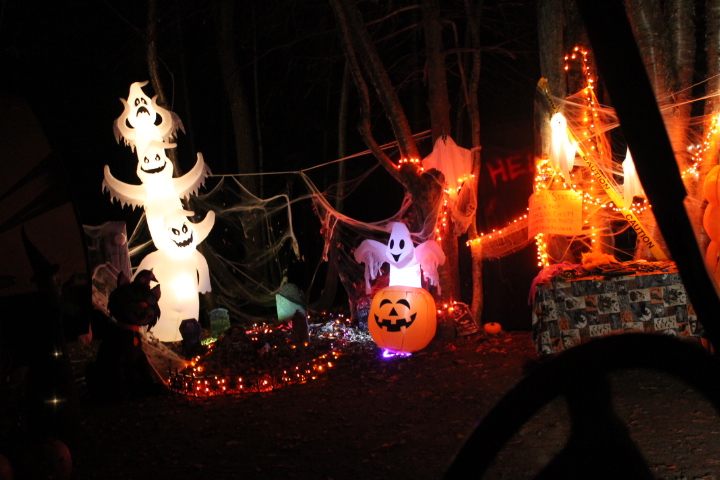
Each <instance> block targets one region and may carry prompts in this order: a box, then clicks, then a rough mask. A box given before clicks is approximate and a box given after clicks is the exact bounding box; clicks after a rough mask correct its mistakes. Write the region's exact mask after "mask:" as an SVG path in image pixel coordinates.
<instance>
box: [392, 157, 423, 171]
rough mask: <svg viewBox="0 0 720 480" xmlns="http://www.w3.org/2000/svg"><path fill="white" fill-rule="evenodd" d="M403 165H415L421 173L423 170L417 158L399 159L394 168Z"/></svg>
mask: <svg viewBox="0 0 720 480" xmlns="http://www.w3.org/2000/svg"><path fill="white" fill-rule="evenodd" d="M403 165H416V166H417V167H418V168H419V169H420V171H421V172H422V171H424V170H425V169H424V168H423V166H422V165H421V163H420V159H419V158H401V159H400V160H398V163H397V165H396V167H397V168H400V167H402V166H403Z"/></svg>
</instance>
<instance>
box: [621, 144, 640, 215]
mask: <svg viewBox="0 0 720 480" xmlns="http://www.w3.org/2000/svg"><path fill="white" fill-rule="evenodd" d="M622 168H623V197H624V200H625V208H630V206H631V205H632V202H633V197H645V190H643V186H642V183H640V177H638V174H637V170H635V163H634V162H633V158H632V155H630V149H628V150H627V153H626V154H625V160H623V162H622Z"/></svg>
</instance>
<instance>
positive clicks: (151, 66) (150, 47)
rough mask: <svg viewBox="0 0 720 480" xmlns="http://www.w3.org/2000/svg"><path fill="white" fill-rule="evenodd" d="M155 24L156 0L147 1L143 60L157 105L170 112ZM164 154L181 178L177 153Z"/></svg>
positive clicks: (170, 150)
mask: <svg viewBox="0 0 720 480" xmlns="http://www.w3.org/2000/svg"><path fill="white" fill-rule="evenodd" d="M157 23H158V13H157V0H149V1H148V18H147V28H146V29H145V35H146V38H147V51H146V52H145V60H146V63H147V66H148V72H149V73H150V83H151V84H152V86H153V90H155V95H157V102H158V105H160V106H161V107H165V108H167V109H168V110H170V109H171V108H172V105H169V104H168V102H167V98H166V96H165V89H164V88H163V84H162V80H161V79H160V60H159V59H158V53H157ZM137 153H138V155H142V153H143V152H137ZM165 154H166V155H167V157H168V159H169V160H170V162H171V163H172V164H173V169H174V172H173V173H174V175H175V176H176V177H179V176H181V175H182V173H183V171H182V168H181V167H180V164H179V163H178V159H177V151H176V150H175V149H174V148H170V149H168V150H166V151H165Z"/></svg>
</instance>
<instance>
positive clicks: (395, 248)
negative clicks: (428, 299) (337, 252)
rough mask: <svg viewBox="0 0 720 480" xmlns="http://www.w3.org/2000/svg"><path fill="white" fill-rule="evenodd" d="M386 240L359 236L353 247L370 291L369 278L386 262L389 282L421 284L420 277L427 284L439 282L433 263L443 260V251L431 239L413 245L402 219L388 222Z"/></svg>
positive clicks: (406, 285) (436, 263) (420, 285)
mask: <svg viewBox="0 0 720 480" xmlns="http://www.w3.org/2000/svg"><path fill="white" fill-rule="evenodd" d="M389 226H390V228H391V230H390V241H389V242H388V244H387V245H385V244H383V243H380V242H378V241H376V240H370V239H367V240H363V242H362V243H361V244H360V246H359V247H358V248H357V249H356V250H355V260H356V261H357V262H358V263H364V264H365V287H366V291H367V293H370V291H371V290H370V280H372V279H375V278H376V277H377V275H378V273H379V272H380V267H382V265H383V263H385V262H387V263H388V264H389V265H390V283H389V286H391V287H392V286H396V285H401V286H405V287H417V288H422V277H421V275H422V274H424V275H425V278H427V280H428V281H429V282H430V284H431V285H439V283H440V278H439V276H438V271H437V267H438V266H439V265H442V264H443V263H445V253H444V252H443V251H442V248H440V245H438V244H437V243H436V242H435V241H434V240H428V241H426V242H423V243H421V244H420V245H418V246H417V247H416V246H414V244H413V241H412V238H410V231H409V230H408V228H407V226H405V224H404V223H400V222H392V223H390V225H389Z"/></svg>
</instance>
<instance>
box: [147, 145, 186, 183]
mask: <svg viewBox="0 0 720 480" xmlns="http://www.w3.org/2000/svg"><path fill="white" fill-rule="evenodd" d="M176 146H177V145H176V144H174V143H163V142H158V141H156V140H153V141H152V142H150V144H149V145H148V147H147V148H146V149H145V151H144V152H143V153H142V154H140V155H138V166H137V176H138V177H139V178H140V180H141V181H142V182H143V183H148V182H150V181H152V180H157V179H163V180H165V179H171V178H172V176H173V165H172V162H171V161H170V159H169V158H168V157H167V155H166V154H165V149H166V148H175V147H176Z"/></svg>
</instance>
